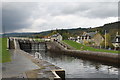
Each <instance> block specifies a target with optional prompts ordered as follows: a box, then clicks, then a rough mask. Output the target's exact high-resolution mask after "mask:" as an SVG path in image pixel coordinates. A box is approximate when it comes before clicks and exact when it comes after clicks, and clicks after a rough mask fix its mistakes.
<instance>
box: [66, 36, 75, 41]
mask: <svg viewBox="0 0 120 80" xmlns="http://www.w3.org/2000/svg"><path fill="white" fill-rule="evenodd" d="M68 40H72V41H76V38H75V37H69V38H68Z"/></svg>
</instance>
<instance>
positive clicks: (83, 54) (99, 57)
mask: <svg viewBox="0 0 120 80" xmlns="http://www.w3.org/2000/svg"><path fill="white" fill-rule="evenodd" d="M47 49H48V50H49V51H51V52H56V53H57V52H59V53H61V54H65V55H69V56H74V57H80V58H84V59H89V60H95V61H98V62H102V63H107V64H111V65H116V66H118V67H119V63H120V62H119V61H120V56H119V54H115V53H106V52H93V51H80V50H74V49H72V48H71V47H69V46H68V45H67V44H64V43H62V42H47Z"/></svg>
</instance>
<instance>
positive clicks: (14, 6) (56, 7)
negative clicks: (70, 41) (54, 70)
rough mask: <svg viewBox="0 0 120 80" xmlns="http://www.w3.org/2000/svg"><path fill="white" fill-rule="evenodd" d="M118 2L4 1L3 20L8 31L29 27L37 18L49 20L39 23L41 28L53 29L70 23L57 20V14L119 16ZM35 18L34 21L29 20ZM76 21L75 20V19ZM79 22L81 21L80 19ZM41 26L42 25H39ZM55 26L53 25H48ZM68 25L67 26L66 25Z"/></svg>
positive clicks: (97, 16) (99, 16) (91, 16)
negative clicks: (55, 19)
mask: <svg viewBox="0 0 120 80" xmlns="http://www.w3.org/2000/svg"><path fill="white" fill-rule="evenodd" d="M116 4H117V2H116V3H114V2H111V3H108V2H102V3H98V2H41V3H33V2H23V3H20V2H18V3H14V2H11V3H3V9H2V22H3V27H5V30H6V32H12V31H15V30H20V29H28V28H30V27H31V26H32V24H33V23H34V21H35V20H36V19H44V20H46V21H47V22H45V23H43V24H40V25H37V27H38V28H40V29H44V30H45V28H46V29H48V28H49V29H53V27H54V28H56V27H57V26H56V25H62V24H65V25H68V24H69V23H67V22H64V23H63V21H62V22H60V21H55V22H54V18H55V17H56V16H67V15H72V16H78V18H80V17H85V18H93V19H96V18H102V19H104V18H107V17H116V16H117V5H116ZM29 19H33V22H29V21H28V20H29ZM73 21H75V20H73ZM78 22H79V21H78ZM39 26H40V27H39ZM48 26H53V27H48ZM64 27H66V26H64Z"/></svg>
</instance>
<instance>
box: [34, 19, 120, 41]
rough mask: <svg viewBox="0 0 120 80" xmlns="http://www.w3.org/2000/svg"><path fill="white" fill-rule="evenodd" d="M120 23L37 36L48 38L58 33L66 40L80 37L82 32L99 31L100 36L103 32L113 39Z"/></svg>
mask: <svg viewBox="0 0 120 80" xmlns="http://www.w3.org/2000/svg"><path fill="white" fill-rule="evenodd" d="M119 25H120V21H119V22H114V23H108V24H105V25H103V26H99V27H95V28H81V27H80V28H73V29H56V30H51V31H45V32H41V33H39V34H38V33H37V34H36V35H37V36H50V35H52V34H55V33H60V34H61V35H62V36H63V38H64V39H67V38H68V37H70V36H73V37H76V36H81V35H82V33H83V32H94V31H99V32H100V33H101V34H102V35H104V34H105V30H106V31H107V33H108V34H110V35H111V37H114V36H115V35H116V32H119V33H120V27H119Z"/></svg>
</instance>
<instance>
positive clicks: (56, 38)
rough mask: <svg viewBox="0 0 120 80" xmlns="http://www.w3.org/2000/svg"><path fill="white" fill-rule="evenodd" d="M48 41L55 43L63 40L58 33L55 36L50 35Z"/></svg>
mask: <svg viewBox="0 0 120 80" xmlns="http://www.w3.org/2000/svg"><path fill="white" fill-rule="evenodd" d="M50 39H51V41H55V40H57V41H62V39H63V38H62V36H61V35H60V34H59V33H57V34H54V35H52V36H51V38H50Z"/></svg>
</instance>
